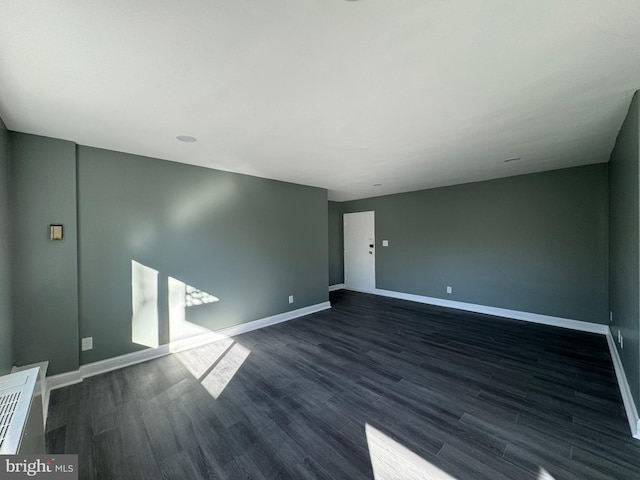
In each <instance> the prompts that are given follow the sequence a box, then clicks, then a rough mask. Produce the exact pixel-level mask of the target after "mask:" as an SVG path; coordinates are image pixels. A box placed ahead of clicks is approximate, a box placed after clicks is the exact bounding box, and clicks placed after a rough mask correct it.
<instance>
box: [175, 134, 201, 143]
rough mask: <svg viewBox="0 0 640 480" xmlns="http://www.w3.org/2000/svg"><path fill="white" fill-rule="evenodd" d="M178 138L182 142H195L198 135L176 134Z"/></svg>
mask: <svg viewBox="0 0 640 480" xmlns="http://www.w3.org/2000/svg"><path fill="white" fill-rule="evenodd" d="M176 138H177V139H178V140H179V141H181V142H185V143H194V142H195V141H197V140H196V137H192V136H191V135H178V136H176Z"/></svg>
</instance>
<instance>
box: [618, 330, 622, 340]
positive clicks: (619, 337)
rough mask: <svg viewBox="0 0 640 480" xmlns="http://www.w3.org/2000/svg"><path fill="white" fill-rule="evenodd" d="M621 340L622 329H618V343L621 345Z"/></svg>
mask: <svg viewBox="0 0 640 480" xmlns="http://www.w3.org/2000/svg"><path fill="white" fill-rule="evenodd" d="M621 338H622V337H621V336H620V329H618V343H620V342H621V340H620V339H621Z"/></svg>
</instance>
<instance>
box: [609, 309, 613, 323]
mask: <svg viewBox="0 0 640 480" xmlns="http://www.w3.org/2000/svg"><path fill="white" fill-rule="evenodd" d="M609 323H613V312H612V311H611V310H609Z"/></svg>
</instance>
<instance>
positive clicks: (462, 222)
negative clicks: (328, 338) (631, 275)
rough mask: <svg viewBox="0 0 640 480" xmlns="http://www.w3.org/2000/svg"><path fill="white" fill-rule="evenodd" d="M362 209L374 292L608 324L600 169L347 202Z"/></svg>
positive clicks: (350, 208) (603, 171) (603, 168)
mask: <svg viewBox="0 0 640 480" xmlns="http://www.w3.org/2000/svg"><path fill="white" fill-rule="evenodd" d="M367 210H373V211H375V221H376V243H377V247H378V248H377V253H376V287H377V288H380V289H385V290H393V291H398V292H405V293H411V294H417V295H423V296H428V297H437V298H443V299H447V300H454V301H460V302H465V303H471V304H478V305H487V306H492V307H500V308H506V309H511V310H518V311H524V312H530V313H538V314H544V315H551V316H556V317H562V318H569V319H574V320H582V321H587V322H594V323H606V321H607V315H608V314H607V310H608V282H607V275H608V273H607V263H608V234H607V232H608V188H607V165H606V164H598V165H591V166H585V167H577V168H570V169H564V170H556V171H550V172H544V173H537V174H531V175H522V176H517V177H510V178H504V179H499V180H492V181H486V182H478V183H471V184H465V185H457V186H452V187H445V188H436V189H431V190H423V191H419V192H411V193H404V194H397V195H389V196H383V197H376V198H370V199H364V200H355V201H350V202H345V203H344V212H345V213H351V212H359V211H367ZM382 240H389V246H388V247H382ZM447 286H451V287H452V288H453V293H452V294H447V293H446V287H447Z"/></svg>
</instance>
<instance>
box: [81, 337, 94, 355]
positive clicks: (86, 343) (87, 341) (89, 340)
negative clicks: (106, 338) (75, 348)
mask: <svg viewBox="0 0 640 480" xmlns="http://www.w3.org/2000/svg"><path fill="white" fill-rule="evenodd" d="M92 348H93V337H84V338H83V339H82V351H83V352H84V351H86V350H91V349H92Z"/></svg>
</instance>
